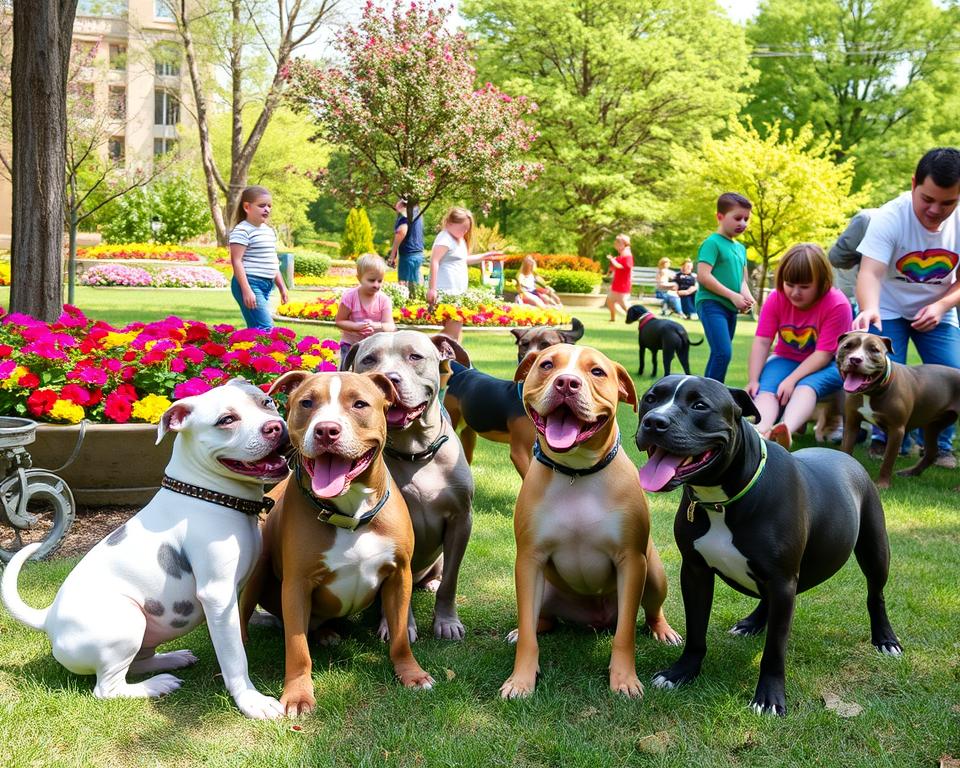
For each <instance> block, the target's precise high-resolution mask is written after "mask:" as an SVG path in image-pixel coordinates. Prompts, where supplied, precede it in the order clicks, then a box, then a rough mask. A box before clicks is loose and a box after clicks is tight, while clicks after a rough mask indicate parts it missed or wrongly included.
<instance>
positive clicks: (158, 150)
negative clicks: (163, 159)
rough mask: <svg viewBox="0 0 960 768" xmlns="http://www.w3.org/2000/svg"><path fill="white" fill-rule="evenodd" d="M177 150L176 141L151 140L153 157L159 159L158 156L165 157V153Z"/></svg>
mask: <svg viewBox="0 0 960 768" xmlns="http://www.w3.org/2000/svg"><path fill="white" fill-rule="evenodd" d="M176 149H177V140H176V139H154V140H153V156H154V157H160V155H165V154H167V152H175V151H176Z"/></svg>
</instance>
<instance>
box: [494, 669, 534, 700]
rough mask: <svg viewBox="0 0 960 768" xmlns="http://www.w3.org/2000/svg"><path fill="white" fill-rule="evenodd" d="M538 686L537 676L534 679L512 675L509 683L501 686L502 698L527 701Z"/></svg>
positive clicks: (508, 680)
mask: <svg viewBox="0 0 960 768" xmlns="http://www.w3.org/2000/svg"><path fill="white" fill-rule="evenodd" d="M536 684H537V676H536V675H533V676H532V677H523V676H520V675H511V676H510V677H509V678H508V679H507V682H505V683H504V684H503V685H501V686H500V697H501V698H503V699H525V698H527V697H528V696H530V695H531V694H532V693H533V689H534V687H535V686H536Z"/></svg>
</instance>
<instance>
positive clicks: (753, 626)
mask: <svg viewBox="0 0 960 768" xmlns="http://www.w3.org/2000/svg"><path fill="white" fill-rule="evenodd" d="M766 626H767V625H766V624H765V623H764V624H760V623H759V622H756V621H752V620H751V619H750V618H749V617H748V618H746V619H740V621H738V622H737V623H736V624H734V625H733V626H732V627H730V629H728V630H727V631H728V632H729V633H730V634H731V635H737V636H738V637H753V636H754V635H759V634H760V633H761V632H763V630H764V627H766Z"/></svg>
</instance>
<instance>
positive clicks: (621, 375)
mask: <svg viewBox="0 0 960 768" xmlns="http://www.w3.org/2000/svg"><path fill="white" fill-rule="evenodd" d="M614 366H615V367H616V369H617V389H618V390H619V392H620V402H621V403H626V404H627V405H631V406H633V412H634V413H636V412H637V410H638V406H639V403H640V401H639V400H637V386H636V384H634V383H633V379H631V378H630V374H629V373H628V372H627V369H626V368H624V367H623V366H622V365H620V363H614Z"/></svg>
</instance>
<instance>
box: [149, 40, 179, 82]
mask: <svg viewBox="0 0 960 768" xmlns="http://www.w3.org/2000/svg"><path fill="white" fill-rule="evenodd" d="M153 56H154V63H155V67H156V71H157V75H158V76H159V77H176V76H178V75H179V74H180V49H179V48H178V47H177V46H175V45H163V46H161V47H159V48H157V50H156V51H155V52H154V54H153Z"/></svg>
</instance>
